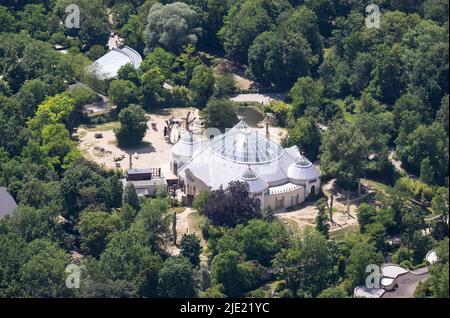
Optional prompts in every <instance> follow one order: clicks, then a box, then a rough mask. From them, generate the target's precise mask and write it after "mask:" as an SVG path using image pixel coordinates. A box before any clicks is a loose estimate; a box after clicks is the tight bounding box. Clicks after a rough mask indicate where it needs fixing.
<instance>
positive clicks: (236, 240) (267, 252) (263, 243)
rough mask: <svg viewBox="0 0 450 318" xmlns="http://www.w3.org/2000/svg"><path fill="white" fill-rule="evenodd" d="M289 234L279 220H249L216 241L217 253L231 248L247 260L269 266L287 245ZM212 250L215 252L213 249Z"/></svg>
mask: <svg viewBox="0 0 450 318" xmlns="http://www.w3.org/2000/svg"><path fill="white" fill-rule="evenodd" d="M288 242H289V235H288V233H287V231H286V229H285V227H284V226H283V224H282V223H281V222H278V221H274V222H271V223H269V222H266V221H263V220H251V221H249V222H248V224H247V225H243V224H239V225H237V226H236V227H235V228H234V229H229V230H228V231H227V232H226V233H225V235H224V236H222V237H221V238H220V239H219V240H218V241H217V246H216V248H215V249H216V250H217V252H218V253H221V252H226V251H228V250H233V251H237V252H239V253H241V254H242V255H245V257H246V258H247V259H249V260H257V261H258V262H259V263H260V264H261V265H263V266H270V263H271V261H272V259H273V258H274V256H275V255H276V254H277V253H279V252H280V251H281V249H282V248H286V247H288ZM213 252H216V251H214V250H213Z"/></svg>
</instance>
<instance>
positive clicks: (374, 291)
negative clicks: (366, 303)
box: [353, 286, 386, 298]
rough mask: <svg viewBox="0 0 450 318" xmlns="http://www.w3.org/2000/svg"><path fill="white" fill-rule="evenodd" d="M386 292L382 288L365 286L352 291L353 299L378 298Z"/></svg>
mask: <svg viewBox="0 0 450 318" xmlns="http://www.w3.org/2000/svg"><path fill="white" fill-rule="evenodd" d="M385 292H386V291H385V290H384V289H383V288H367V287H366V286H358V287H356V288H355V289H354V291H353V297H355V298H380V297H381V296H383V294H384V293H385Z"/></svg>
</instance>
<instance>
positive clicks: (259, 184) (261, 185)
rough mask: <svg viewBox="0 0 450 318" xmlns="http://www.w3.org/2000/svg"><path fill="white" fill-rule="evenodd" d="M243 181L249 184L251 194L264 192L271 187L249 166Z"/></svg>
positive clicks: (244, 173)
mask: <svg viewBox="0 0 450 318" xmlns="http://www.w3.org/2000/svg"><path fill="white" fill-rule="evenodd" d="M241 179H242V180H244V181H245V183H247V184H248V188H249V191H250V193H256V192H263V191H264V190H266V189H267V188H268V187H269V185H268V184H267V182H266V181H264V180H263V179H262V178H260V177H259V176H258V174H257V173H256V172H255V171H253V170H252V168H250V166H248V168H247V169H245V170H244V172H243V173H242V175H241Z"/></svg>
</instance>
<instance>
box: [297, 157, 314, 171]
mask: <svg viewBox="0 0 450 318" xmlns="http://www.w3.org/2000/svg"><path fill="white" fill-rule="evenodd" d="M295 165H296V166H297V167H300V168H308V167H311V166H312V162H311V161H309V160H308V159H307V158H306V157H305V156H304V155H303V154H301V155H300V157H298V158H297V159H295Z"/></svg>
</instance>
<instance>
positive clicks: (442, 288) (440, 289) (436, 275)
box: [429, 238, 449, 298]
mask: <svg viewBox="0 0 450 318" xmlns="http://www.w3.org/2000/svg"><path fill="white" fill-rule="evenodd" d="M436 256H437V258H438V260H437V262H436V263H434V264H433V265H431V269H430V279H429V280H430V290H431V294H432V296H433V297H436V298H448V296H449V294H448V273H449V269H448V238H446V239H444V240H442V241H441V242H439V243H438V244H437V246H436Z"/></svg>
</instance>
